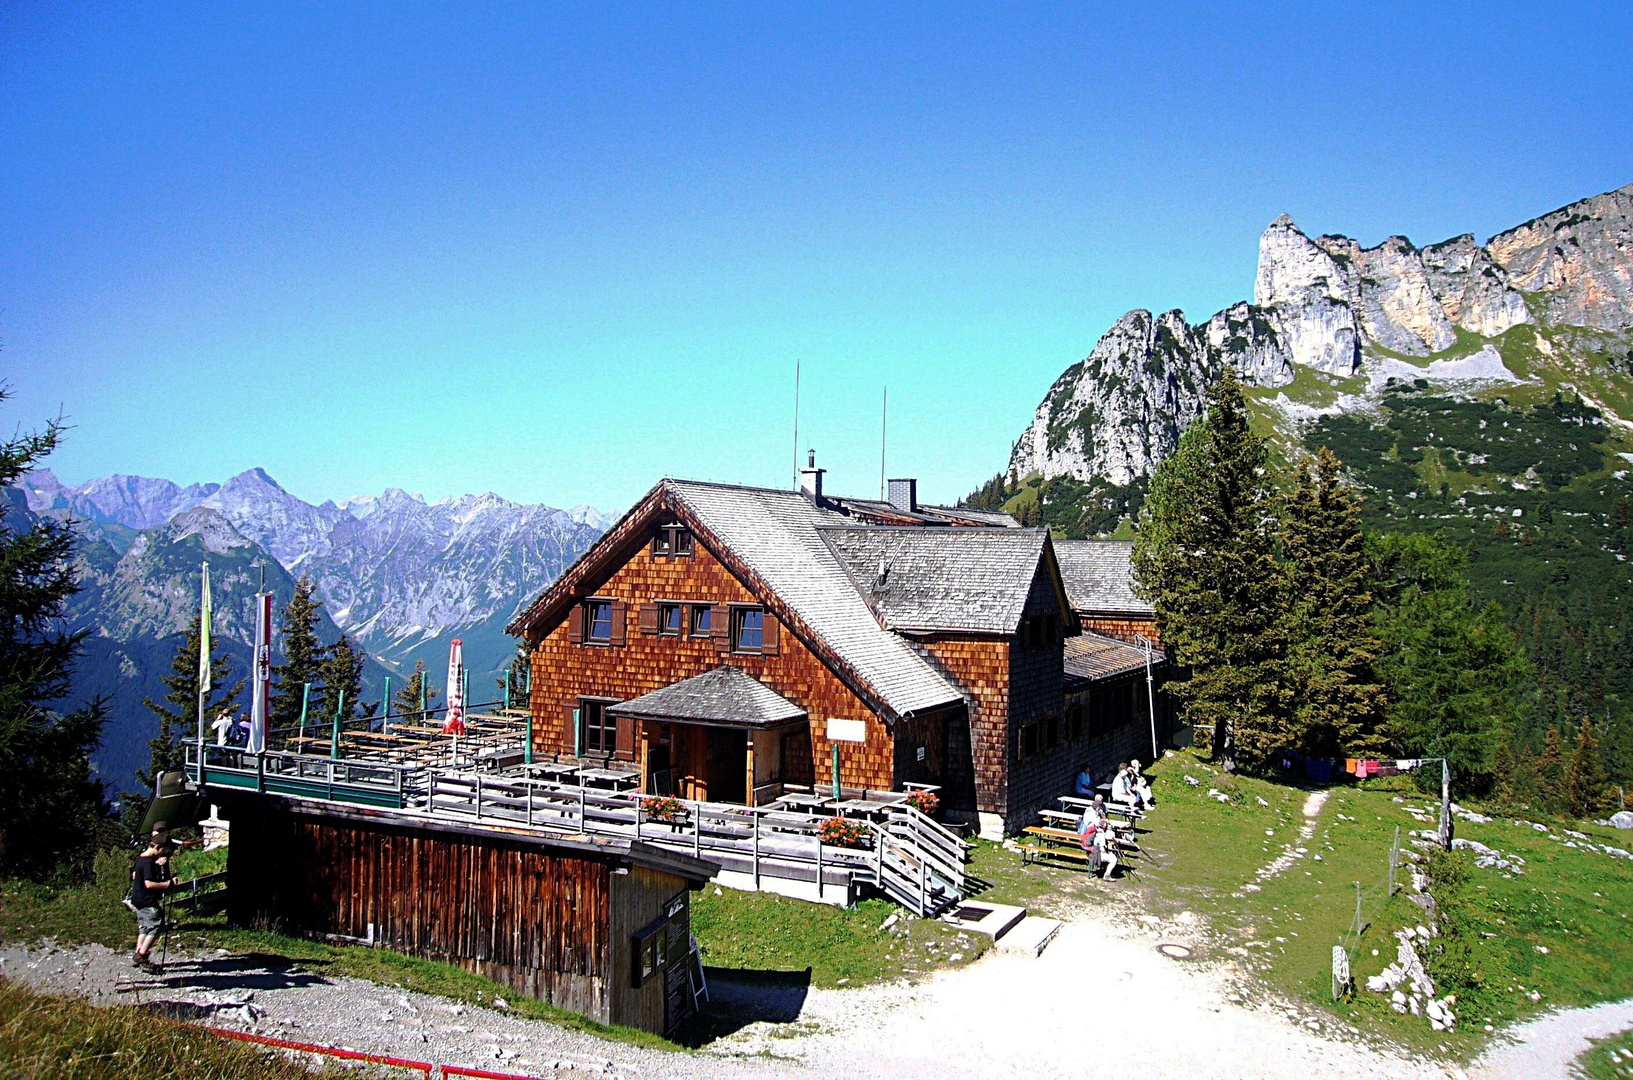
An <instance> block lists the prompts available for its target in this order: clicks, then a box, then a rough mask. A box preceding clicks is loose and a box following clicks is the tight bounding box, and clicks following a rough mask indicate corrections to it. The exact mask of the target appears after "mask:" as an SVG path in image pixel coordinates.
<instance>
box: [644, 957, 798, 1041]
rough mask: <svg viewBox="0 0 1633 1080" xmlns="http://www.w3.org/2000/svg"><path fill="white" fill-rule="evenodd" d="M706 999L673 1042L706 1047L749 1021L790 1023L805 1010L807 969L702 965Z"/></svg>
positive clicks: (749, 1022)
mask: <svg viewBox="0 0 1633 1080" xmlns="http://www.w3.org/2000/svg"><path fill="white" fill-rule="evenodd" d="M703 974H704V977H705V978H706V979H707V980H708V983H709V1000H708V1001H707V1002H705V1003H704V1005H703V1008H702V1011H701V1012H699V1013H698V1015H697V1016H696V1017H694V1018H693V1019H692V1020H691V1021H690V1022H689V1023H688V1024H687V1025H686V1026H685V1028H683V1029H682V1030H681V1032H680V1034H679V1036H678V1037H677V1039H676V1041H677V1042H679V1043H680V1044H681V1045H683V1046H689V1047H693V1048H694V1049H695V1048H697V1047H700V1046H706V1045H708V1044H709V1043H711V1042H713V1041H714V1040H716V1039H719V1038H723V1037H725V1036H727V1035H731V1034H733V1033H735V1032H738V1031H741V1030H742V1029H743V1028H745V1027H747V1026H748V1025H750V1024H755V1023H762V1022H763V1023H768V1024H791V1023H793V1022H794V1021H796V1020H798V1019H799V1017H800V1013H801V1012H803V1011H804V1009H805V999H806V997H807V996H808V995H809V994H810V991H811V969H810V968H804V969H802V970H799V971H763V970H755V969H751V968H716V967H705V968H704V969H703Z"/></svg>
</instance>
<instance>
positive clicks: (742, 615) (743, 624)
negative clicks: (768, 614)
mask: <svg viewBox="0 0 1633 1080" xmlns="http://www.w3.org/2000/svg"><path fill="white" fill-rule="evenodd" d="M750 616H759V624H760V625H758V626H756V627H754V628H753V630H752V633H753V634H754V644H753V645H745V644H744V643H743V637H744V635H745V634H748V633H750V632H751V631H750V629H749V625H748V622H749V617H750ZM764 644H765V608H762V607H734V608H732V609H731V651H732V652H734V653H743V654H745V655H749V656H758V655H759V653H760V647H761V646H762V645H764Z"/></svg>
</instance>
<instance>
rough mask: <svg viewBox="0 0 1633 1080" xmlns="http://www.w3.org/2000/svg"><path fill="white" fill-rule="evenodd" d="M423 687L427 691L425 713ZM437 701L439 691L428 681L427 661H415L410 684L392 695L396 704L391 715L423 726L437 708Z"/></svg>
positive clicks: (409, 679) (409, 680) (409, 678)
mask: <svg viewBox="0 0 1633 1080" xmlns="http://www.w3.org/2000/svg"><path fill="white" fill-rule="evenodd" d="M421 687H424V689H425V709H424V711H422V710H421V708H420V688H421ZM436 700H437V689H436V688H435V687H434V686H432V685H431V684H430V683H429V682H428V681H427V680H426V674H425V661H424V660H416V661H414V673H413V674H412V675H410V676H409V677H408V682H407V683H406V684H404V686H403V688H402V689H401V690H399V691H397V693H396V694H394V695H392V701H393V702H394V703H395V704H394V705H393V706H392V709H391V714H392V716H394V717H397V718H398V719H400V720H408V721H411V722H413V723H418V724H423V723H425V722H426V718H427V716H429V714H430V710H432V709H434V708H436Z"/></svg>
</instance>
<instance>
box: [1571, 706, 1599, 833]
mask: <svg viewBox="0 0 1633 1080" xmlns="http://www.w3.org/2000/svg"><path fill="white" fill-rule="evenodd" d="M1609 784H1610V777H1609V776H1608V775H1607V774H1606V773H1605V766H1604V763H1603V762H1602V761H1601V760H1600V758H1599V740H1598V739H1596V738H1594V735H1593V721H1592V720H1589V719H1588V718H1587V717H1585V716H1584V717H1583V718H1582V722H1581V723H1580V724H1578V725H1577V733H1576V749H1575V750H1574V751H1573V752H1572V753H1571V760H1570V764H1568V765H1566V766H1565V777H1564V784H1563V787H1564V796H1565V809H1566V810H1568V811H1570V813H1571V816H1572V817H1578V818H1585V817H1589V816H1591V815H1592V814H1595V813H1597V812H1598V811H1600V810H1602V809H1603V808H1604V805H1605V801H1606V800H1605V795H1606V792H1607V789H1608V786H1609Z"/></svg>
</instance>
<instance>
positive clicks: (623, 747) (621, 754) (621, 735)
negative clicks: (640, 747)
mask: <svg viewBox="0 0 1633 1080" xmlns="http://www.w3.org/2000/svg"><path fill="white" fill-rule="evenodd" d="M616 719H617V721H618V745H617V748H616V749H615V750H614V751H613V753H614V756H616V757H618V758H620V759H622V760H624V761H634V760H635V719H634V718H633V717H629V716H620V717H616Z"/></svg>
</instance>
